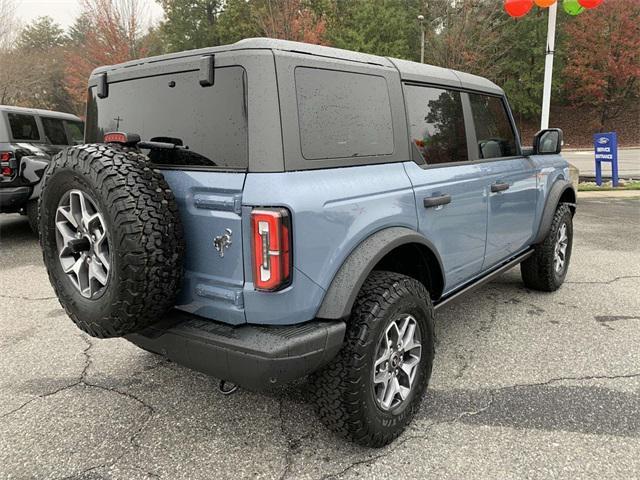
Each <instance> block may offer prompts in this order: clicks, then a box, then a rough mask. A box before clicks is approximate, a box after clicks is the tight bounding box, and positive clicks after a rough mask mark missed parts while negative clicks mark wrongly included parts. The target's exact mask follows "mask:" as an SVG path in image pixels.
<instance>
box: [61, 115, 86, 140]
mask: <svg viewBox="0 0 640 480" xmlns="http://www.w3.org/2000/svg"><path fill="white" fill-rule="evenodd" d="M65 125H66V126H67V136H68V137H69V140H70V142H69V144H70V145H79V144H81V143H84V123H82V122H73V121H70V120H66V121H65Z"/></svg>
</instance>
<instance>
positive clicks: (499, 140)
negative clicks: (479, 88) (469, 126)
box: [469, 94, 518, 158]
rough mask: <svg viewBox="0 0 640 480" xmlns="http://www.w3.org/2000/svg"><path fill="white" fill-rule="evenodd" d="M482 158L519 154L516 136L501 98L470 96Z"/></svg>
mask: <svg viewBox="0 0 640 480" xmlns="http://www.w3.org/2000/svg"><path fill="white" fill-rule="evenodd" d="M469 99H470V100H471V111H472V112H473V123H474V124H475V128H476V138H477V141H478V151H479V155H480V158H499V157H511V156H514V155H517V154H518V149H517V147H516V136H515V134H514V132H513V128H512V127H511V121H510V120H509V116H508V115H507V110H506V108H505V105H504V103H503V101H502V99H501V98H499V97H491V96H488V95H478V94H469Z"/></svg>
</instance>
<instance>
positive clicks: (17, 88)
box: [0, 0, 640, 128]
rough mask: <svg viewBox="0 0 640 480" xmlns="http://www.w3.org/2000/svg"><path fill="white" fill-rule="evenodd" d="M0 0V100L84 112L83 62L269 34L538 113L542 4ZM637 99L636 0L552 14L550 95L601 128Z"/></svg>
mask: <svg viewBox="0 0 640 480" xmlns="http://www.w3.org/2000/svg"><path fill="white" fill-rule="evenodd" d="M13 1H14V0H0V104H11V105H22V106H30V107H38V108H46V109H54V110H62V111H73V112H76V113H79V114H83V111H84V102H85V97H86V82H87V78H88V76H89V73H90V72H91V70H92V69H93V68H95V67H97V66H100V65H104V64H113V63H119V62H123V61H126V60H130V59H135V58H140V57H144V56H149V55H157V54H161V53H165V52H175V51H181V50H188V49H193V48H200V47H206V46H213V45H222V44H227V43H233V42H235V41H238V40H240V39H242V38H247V37H255V36H268V37H275V38H284V39H290V40H297V41H303V42H310V43H318V44H324V45H332V46H336V47H340V48H346V49H350V50H357V51H362V52H368V53H374V54H379V55H385V56H393V57H398V58H404V59H409V60H415V61H419V57H420V28H421V26H420V23H419V22H418V19H417V17H418V15H424V17H425V20H424V27H425V31H426V51H425V62H426V63H430V64H434V65H439V66H443V67H449V68H455V69H459V70H464V71H467V72H471V73H477V74H479V75H482V76H485V77H488V78H490V79H491V80H493V81H495V82H496V83H497V84H499V85H501V86H502V87H503V88H504V89H505V90H506V91H507V93H508V95H509V99H510V102H511V105H512V108H513V110H514V112H515V113H516V116H517V117H518V119H520V120H526V119H532V118H536V117H537V116H538V114H539V112H540V103H541V95H542V82H543V65H544V53H545V41H546V23H547V15H546V10H541V9H537V8H534V9H533V10H532V11H531V12H530V13H529V14H528V15H527V16H525V17H523V18H521V19H518V20H514V19H512V18H510V17H509V16H507V15H506V14H505V13H504V11H503V9H502V2H501V1H498V0H428V5H426V4H427V2H425V1H424V0H156V1H157V2H158V3H159V4H160V5H161V6H162V8H163V9H164V13H165V16H164V19H163V20H161V21H160V22H159V23H156V24H151V23H150V22H149V18H148V17H149V9H148V7H149V2H151V1H153V0H82V13H81V15H80V16H79V17H78V18H77V19H76V21H75V23H74V24H73V25H72V27H71V28H69V29H68V30H66V31H64V30H63V29H62V28H61V27H60V26H59V25H57V24H56V23H54V22H53V21H52V20H51V19H50V18H47V17H44V18H39V19H37V20H36V21H34V22H33V23H31V24H28V25H24V26H22V27H21V28H20V27H18V26H17V22H16V19H15V18H14V16H13ZM639 98H640V2H639V1H638V0H607V1H606V2H604V3H603V4H602V5H601V6H600V7H599V8H597V9H594V10H590V11H587V12H585V13H583V14H581V15H579V16H577V17H570V16H569V15H566V14H564V13H563V12H562V11H560V12H559V13H558V37H557V44H556V61H555V75H554V84H553V103H554V104H555V105H562V104H566V105H574V106H576V107H585V106H587V107H591V111H593V112H594V114H595V115H597V117H598V123H599V126H600V128H606V127H607V126H609V125H610V124H611V122H612V121H614V120H615V119H616V118H617V117H618V116H619V115H620V114H622V113H624V112H625V109H627V108H628V107H629V106H631V107H632V108H633V107H634V106H635V105H637V103H638V101H639Z"/></svg>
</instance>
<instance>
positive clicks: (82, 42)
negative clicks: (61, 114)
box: [65, 0, 147, 114]
mask: <svg viewBox="0 0 640 480" xmlns="http://www.w3.org/2000/svg"><path fill="white" fill-rule="evenodd" d="M142 12H143V8H142V4H141V3H140V1H139V0H82V14H81V16H80V20H81V21H82V22H83V23H82V28H81V31H79V33H78V35H79V36H80V37H82V38H79V39H77V42H76V45H74V46H70V48H69V50H68V52H67V54H66V56H65V62H66V66H65V81H66V84H65V88H66V89H67V92H68V93H69V95H70V96H71V98H72V99H73V101H74V103H75V106H76V111H77V112H78V113H81V114H82V113H84V112H83V109H84V103H85V100H86V96H87V81H88V79H89V76H90V74H91V72H92V71H93V70H94V69H95V68H97V67H99V66H102V65H113V64H117V63H122V62H126V61H128V60H132V59H136V58H140V57H144V56H145V55H146V53H147V50H146V48H145V46H144V41H143V35H144V21H143V14H142Z"/></svg>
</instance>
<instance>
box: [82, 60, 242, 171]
mask: <svg viewBox="0 0 640 480" xmlns="http://www.w3.org/2000/svg"><path fill="white" fill-rule="evenodd" d="M247 130H248V127H247V106H246V74H245V71H244V69H243V68H242V67H236V66H234V67H222V68H216V70H215V83H214V85H212V86H210V87H202V86H200V83H199V72H198V71H190V72H178V73H170V74H167V75H161V76H156V77H147V78H138V79H133V80H127V81H122V82H117V83H112V84H109V96H108V97H106V98H103V99H101V98H97V95H96V91H95V88H91V89H90V91H89V99H88V106H87V127H86V141H87V142H88V143H92V142H102V141H103V139H104V135H105V133H109V132H125V133H129V134H138V135H140V138H141V139H142V140H145V141H149V140H151V141H157V142H165V143H166V142H168V143H174V144H176V145H181V146H182V147H184V148H182V149H179V150H152V151H150V152H149V153H148V155H149V157H150V159H151V161H152V162H153V163H155V164H157V165H159V166H169V167H211V168H222V169H232V170H235V169H243V170H246V169H247V168H248V162H249V160H248V132H247Z"/></svg>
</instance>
